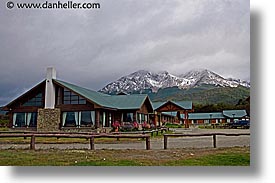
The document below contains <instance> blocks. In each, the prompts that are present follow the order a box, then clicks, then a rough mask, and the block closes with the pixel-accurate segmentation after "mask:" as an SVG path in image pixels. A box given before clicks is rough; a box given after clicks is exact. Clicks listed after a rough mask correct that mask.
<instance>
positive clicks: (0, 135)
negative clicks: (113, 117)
mask: <svg viewBox="0 0 275 183" xmlns="http://www.w3.org/2000/svg"><path fill="white" fill-rule="evenodd" d="M9 137H24V138H27V137H31V140H30V149H33V150H35V138H36V137H48V138H49V137H55V138H85V139H90V149H91V150H95V141H94V139H95V138H137V139H139V138H142V139H143V138H145V139H146V141H145V146H146V150H150V148H151V147H150V135H147V134H138V135H110V134H76V133H75V134H68V133H60V132H59V134H57V133H17V134H11V133H0V138H9Z"/></svg>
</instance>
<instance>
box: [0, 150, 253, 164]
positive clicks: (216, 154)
mask: <svg viewBox="0 0 275 183" xmlns="http://www.w3.org/2000/svg"><path fill="white" fill-rule="evenodd" d="M0 165H14V166H32V165H36V166H37V165H39V166H48V165H50V166H249V165H250V149H249V147H232V148H217V149H213V148H203V149H198V148H196V149H169V150H95V151H91V150H36V151H33V150H0Z"/></svg>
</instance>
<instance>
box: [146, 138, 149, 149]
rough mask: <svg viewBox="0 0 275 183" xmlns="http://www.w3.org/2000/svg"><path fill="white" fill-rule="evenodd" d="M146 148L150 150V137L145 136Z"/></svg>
mask: <svg viewBox="0 0 275 183" xmlns="http://www.w3.org/2000/svg"><path fill="white" fill-rule="evenodd" d="M146 150H150V137H146Z"/></svg>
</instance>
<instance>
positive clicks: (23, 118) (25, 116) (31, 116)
mask: <svg viewBox="0 0 275 183" xmlns="http://www.w3.org/2000/svg"><path fill="white" fill-rule="evenodd" d="M12 124H13V127H36V126H37V113H36V112H29V113H24V112H20V113H13V122H12Z"/></svg>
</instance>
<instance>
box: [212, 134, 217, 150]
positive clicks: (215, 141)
mask: <svg viewBox="0 0 275 183" xmlns="http://www.w3.org/2000/svg"><path fill="white" fill-rule="evenodd" d="M213 146H214V148H216V147H217V136H216V134H214V135H213Z"/></svg>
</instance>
